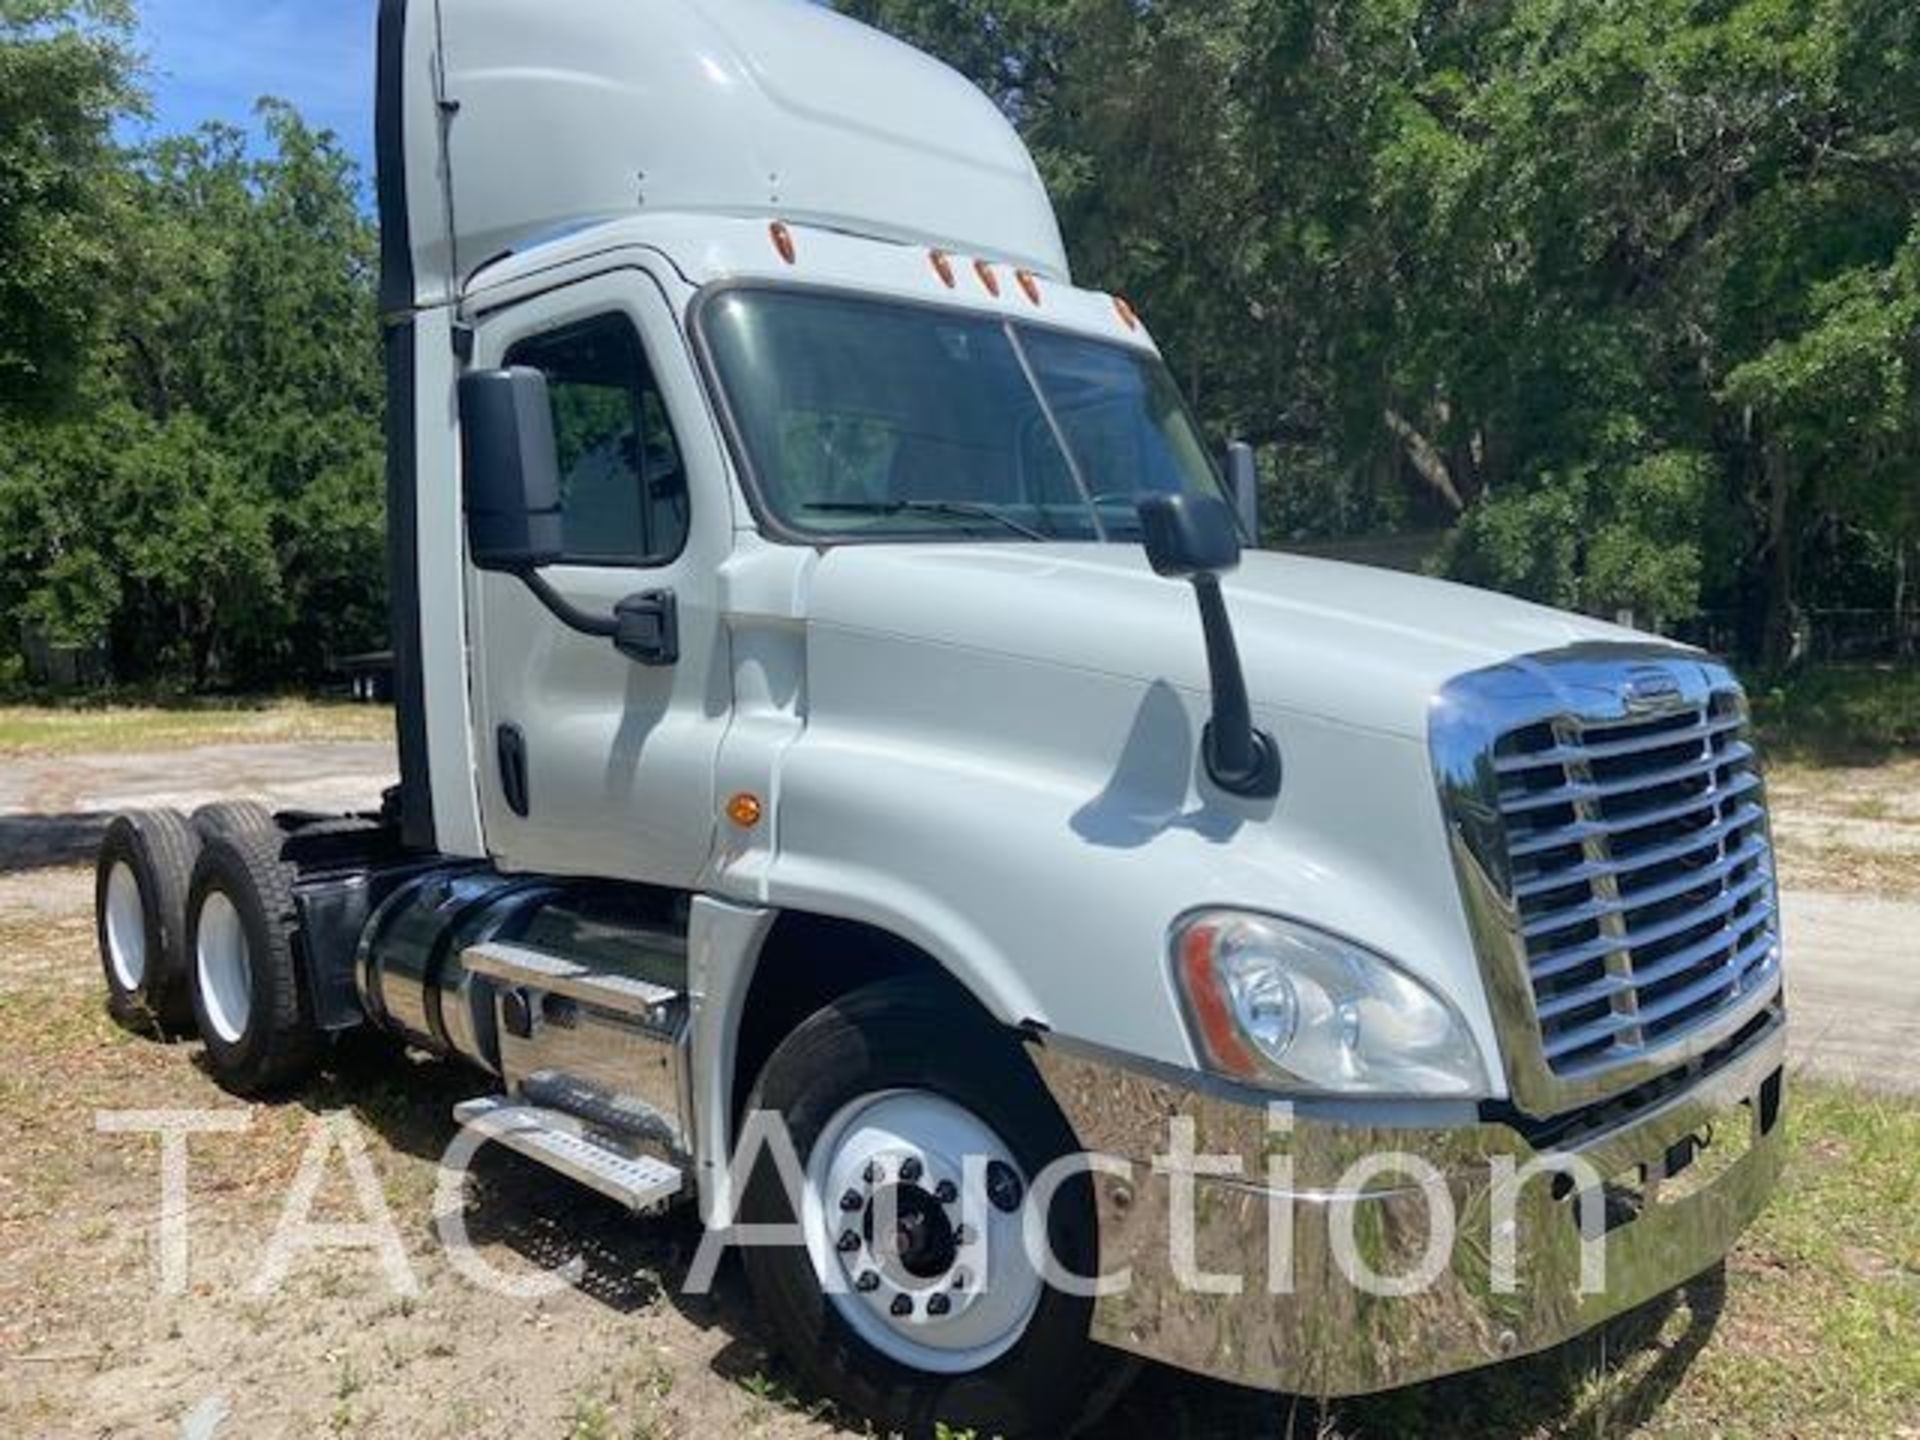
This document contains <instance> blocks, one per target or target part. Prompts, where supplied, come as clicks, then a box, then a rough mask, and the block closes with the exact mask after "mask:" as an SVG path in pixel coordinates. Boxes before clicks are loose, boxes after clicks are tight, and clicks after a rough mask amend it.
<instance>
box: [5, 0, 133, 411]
mask: <svg viewBox="0 0 1920 1440" xmlns="http://www.w3.org/2000/svg"><path fill="white" fill-rule="evenodd" d="M129 23H130V22H129V16H128V13H127V10H126V7H125V5H124V4H123V3H121V0H0V256H4V257H5V261H4V263H0V414H4V413H7V412H9V411H16V412H17V411H21V410H26V409H33V410H44V409H46V408H48V407H50V406H54V405H58V404H59V403H61V402H62V401H64V400H66V399H67V398H68V397H69V396H70V394H71V391H72V387H73V385H74V383H75V380H76V377H77V375H78V372H79V369H80V366H81V363H82V357H83V356H84V354H85V352H86V347H87V343H88V338H89V327H90V322H91V319H92V307H93V300H94V298H95V297H96V296H97V294H98V293H99V290H100V285H101V281H102V279H103V278H104V277H105V275H106V274H107V273H108V265H107V262H108V257H109V249H110V240H109V234H108V227H107V226H106V224H105V223H104V219H105V216H106V214H107V211H108V209H109V206H110V203H111V195H112V190H113V186H114V181H115V178H116V174H117V166H116V156H115V152H114V148H113V144H112V127H113V121H114V118H115V116H117V115H119V114H121V113H123V112H124V111H125V110H126V109H127V108H128V107H129V106H131V105H132V104H133V100H134V95H133V90H132V88H131V75H132V59H131V57H130V55H129V53H128V50H127V47H126V40H127V33H128V29H129Z"/></svg>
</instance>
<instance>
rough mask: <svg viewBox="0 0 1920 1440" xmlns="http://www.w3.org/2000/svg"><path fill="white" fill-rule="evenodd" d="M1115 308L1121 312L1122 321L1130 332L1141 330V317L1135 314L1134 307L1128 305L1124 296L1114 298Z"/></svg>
mask: <svg viewBox="0 0 1920 1440" xmlns="http://www.w3.org/2000/svg"><path fill="white" fill-rule="evenodd" d="M1113 308H1114V309H1115V310H1118V311H1119V312H1120V319H1121V321H1122V322H1123V323H1124V324H1125V325H1126V327H1127V328H1128V329H1129V330H1138V329H1139V328H1140V317H1139V315H1137V314H1136V313H1135V312H1134V308H1133V306H1131V305H1129V304H1128V303H1127V300H1126V297H1125V296H1124V295H1116V296H1114V297H1113Z"/></svg>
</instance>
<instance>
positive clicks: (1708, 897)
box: [1430, 644, 1780, 1116]
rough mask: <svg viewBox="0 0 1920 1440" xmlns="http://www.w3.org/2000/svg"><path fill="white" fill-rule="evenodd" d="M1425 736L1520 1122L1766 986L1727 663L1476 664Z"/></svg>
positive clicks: (1773, 943)
mask: <svg viewBox="0 0 1920 1440" xmlns="http://www.w3.org/2000/svg"><path fill="white" fill-rule="evenodd" d="M1430 741H1431V745H1432V752H1433V762H1434V770H1435V775H1436V778H1437V780H1438V783H1439V786H1440V795H1441V803H1442V806H1443V808H1444V811H1445V814H1446V818H1447V823H1448V830H1449V835H1450V839H1451V843H1452V847H1453V852H1454V863H1455V867H1456V870H1457V872H1458V874H1459V878H1460V884H1461V890H1462V895H1463V898H1464V900H1465V903H1466V908H1467V915H1468V920H1469V924H1470V925H1471V928H1472V931H1473V936H1474V943H1475V947H1476V950H1477V952H1478V955H1479V959H1480V964H1481V969H1482V971H1483V973H1484V975H1485V977H1486V983H1487V991H1488V996H1489V1001H1490V1004H1491V1006H1492V1009H1493V1013H1494V1019H1495V1023H1496V1025H1497V1027H1498V1029H1499V1033H1500V1039H1501V1045H1502V1049H1503V1051H1504V1054H1505V1063H1506V1069H1507V1077H1508V1081H1509V1083H1510V1085H1511V1086H1512V1090H1513V1098H1514V1100H1515V1102H1516V1104H1518V1105H1519V1107H1520V1108H1521V1109H1523V1110H1525V1111H1527V1112H1529V1113H1532V1114H1536V1115H1543V1116H1544V1115H1552V1114H1556V1113H1558V1112H1560V1111H1563V1110H1566V1109H1569V1108H1571V1107H1573V1106H1576V1105H1580V1104H1584V1103H1587V1102H1590V1101H1592V1100H1596V1099H1600V1098H1603V1097H1605V1096H1608V1095H1612V1094H1616V1093H1618V1092H1620V1091H1622V1090H1626V1089H1628V1088H1630V1087H1632V1086H1634V1085H1637V1084H1640V1083H1641V1082H1643V1081H1645V1080H1647V1079H1649V1078H1652V1077H1653V1076H1655V1075H1658V1074H1660V1073H1662V1072H1663V1071H1665V1070H1668V1069H1670V1068H1672V1067H1674V1066H1676V1065H1679V1064H1681V1063H1683V1062H1685V1061H1687V1060H1690V1059H1692V1058H1694V1057H1695V1056H1697V1055H1699V1054H1701V1053H1703V1052H1705V1051H1707V1050H1709V1049H1711V1048H1713V1047H1714V1046H1715V1045H1717V1044H1719V1043H1720V1042H1722V1041H1723V1040H1725V1039H1726V1038H1727V1037H1728V1036H1730V1035H1732V1034H1734V1033H1735V1032H1736V1031H1738V1030H1739V1029H1740V1028H1741V1027H1742V1026H1743V1025H1744V1024H1746V1023H1747V1022H1748V1021H1749V1020H1751V1019H1752V1018H1753V1017H1754V1015H1755V1014H1757V1013H1758V1012H1759V1011H1760V1010H1761V1009H1762V1008H1764V1007H1765V1006H1766V1005H1767V1004H1768V1003H1769V1001H1771V1000H1772V998H1773V997H1774V996H1775V995H1776V994H1777V993H1778V992H1779V989H1780V943H1779V922H1778V918H1777V911H1778V902H1777V898H1776V893H1775V883H1774V872H1773V856H1772V847H1771V844H1770V841H1769V836H1768V829H1767V814H1766V805H1765V790H1764V786H1763V784H1762V781H1761V777H1760V772H1759V768H1758V763H1757V760H1756V757H1755V755H1754V752H1753V747H1752V745H1751V743H1750V741H1749V739H1748V737H1747V710H1746V700H1745V696H1744V695H1743V694H1742V692H1741V689H1740V685H1739V682H1738V681H1737V680H1735V678H1734V676H1733V674H1732V672H1731V671H1729V670H1728V669H1727V668H1726V667H1725V666H1724V665H1722V664H1720V663H1719V662H1717V661H1714V660H1712V659H1710V658H1708V657H1706V656H1701V655H1696V654H1693V653H1691V652H1688V651H1683V650H1679V649H1673V648H1667V647H1662V646H1658V645H1652V644H1649V645H1644V646H1641V645H1585V646H1579V647H1576V648H1573V649H1569V650H1564V651H1558V652H1554V653H1550V654H1542V655H1534V656H1528V657H1524V658H1522V659H1518V660H1514V661H1510V662H1507V663H1505V664H1502V665H1498V666H1495V667H1493V668H1491V669H1487V670H1480V671H1475V672H1473V673H1472V674H1469V675H1464V676H1461V677H1460V678H1459V679H1457V680H1454V681H1452V682H1451V683H1449V684H1448V685H1447V686H1446V687H1445V688H1444V689H1443V690H1442V692H1441V694H1440V695H1439V697H1438V698H1437V700H1436V702H1435V706H1434V711H1433V716H1432V722H1431V729H1430Z"/></svg>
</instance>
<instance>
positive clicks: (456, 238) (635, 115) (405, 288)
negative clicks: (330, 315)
mask: <svg viewBox="0 0 1920 1440" xmlns="http://www.w3.org/2000/svg"><path fill="white" fill-rule="evenodd" d="M380 48H381V55H380V63H381V84H380V109H381V123H380V126H379V131H380V137H379V138H380V169H381V172H382V173H381V209H382V220H383V224H384V225H385V227H386V229H387V231H388V238H387V246H388V248H387V254H386V269H387V272H388V283H387V285H386V286H385V287H384V289H385V294H384V299H385V301H386V304H387V306H388V308H389V309H402V308H415V307H419V306H423V305H437V304H445V303H449V302H451V301H453V300H454V299H455V298H457V297H458V295H459V294H460V293H461V292H462V290H464V288H465V286H466V283H467V281H468V280H469V279H470V278H471V277H472V276H473V275H474V274H475V273H476V272H477V271H478V270H480V269H481V268H482V267H484V266H487V265H489V264H490V263H491V262H494V261H496V260H498V259H499V258H500V257H501V256H503V255H507V254H513V253H519V252H524V251H525V250H527V249H528V248H529V247H530V246H532V245H533V244H534V243H535V242H537V241H539V240H541V239H543V238H550V237H552V236H553V235H555V234H556V233H565V232H571V231H578V230H581V229H583V228H587V227H595V226H599V225H604V224H607V223H609V222H613V221H618V220H621V219H624V218H633V217H662V216H680V217H705V218H708V219H712V220H741V219H752V220H761V221H763V222H764V221H769V220H771V219H775V218H778V219H781V220H784V221H786V222H788V223H790V224H792V225H794V226H796V227H807V228H812V229H816V230H819V231H843V232H847V233H850V234H854V235H860V236H866V237H870V238H875V239H881V240H888V241H894V242H899V243H901V244H905V245H920V246H933V247H943V248H946V249H951V250H954V251H964V252H966V253H967V254H969V255H979V256H984V257H987V258H989V259H991V260H993V261H996V262H998V263H1002V264H1006V265H1009V266H1012V267H1016V268H1019V269H1025V270H1029V271H1031V272H1033V273H1034V274H1035V275H1038V276H1042V277H1045V278H1047V279H1049V280H1052V281H1054V282H1056V283H1065V282H1067V281H1068V279H1069V278H1070V277H1069V269H1068V264H1067V258H1066V253H1065V249H1064V247H1063V245H1062V243H1061V239H1060V231H1059V226H1058V224H1057V223H1056V220H1055V218H1054V214H1053V209H1052V206H1051V204H1050V203H1049V201H1048V199H1047V194H1046V190H1045V187H1044V185H1043V184H1042V183H1041V180H1040V176H1039V173H1038V171H1037V170H1036V169H1035V167H1034V164H1033V160H1032V157H1031V156H1030V155H1029V154H1028V152H1027V150H1026V147H1025V146H1024V145H1023V144H1022V143H1021V140H1020V138H1019V136H1018V135H1017V134H1016V133H1015V131H1014V129H1013V127H1012V126H1011V125H1010V124H1009V123H1008V122H1007V120H1006V118H1005V117H1004V116H1003V115H1002V114H1001V113H1000V111H999V109H998V108H997V107H996V106H995V105H994V104H993V103H992V102H991V101H990V100H988V99H987V97H986V96H985V95H983V94H982V93H981V92H980V91H979V90H977V89H975V88H974V87H973V86H972V85H971V84H969V83H968V82H967V81H966V80H965V79H964V78H962V77H961V76H960V75H958V74H957V73H955V72H954V71H952V70H950V69H948V68H947V67H946V66H944V65H942V64H940V63H939V62H937V61H935V60H933V59H931V58H929V57H928V56H926V55H923V54H921V53H920V52H919V51H917V50H914V49H912V48H910V47H908V46H906V45H903V44H901V43H899V42H898V41H895V40H892V39H890V38H888V37H886V36H884V35H882V34H880V33H879V32H878V31H875V30H872V29H870V28H868V27H867V26H864V25H861V24H859V23H857V22H855V21H852V20H849V19H847V18H845V17H843V16H840V15H837V14H835V13H834V12H832V11H831V10H828V9H826V8H824V7H822V6H817V5H813V4H809V3H806V0H437V3H436V0H383V6H382V16H381V41H380Z"/></svg>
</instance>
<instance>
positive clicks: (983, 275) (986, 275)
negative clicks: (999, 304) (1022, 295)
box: [973, 260, 1000, 300]
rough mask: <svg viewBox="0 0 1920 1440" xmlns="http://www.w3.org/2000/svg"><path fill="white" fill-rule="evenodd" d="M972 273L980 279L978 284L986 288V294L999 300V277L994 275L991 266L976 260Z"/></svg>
mask: <svg viewBox="0 0 1920 1440" xmlns="http://www.w3.org/2000/svg"><path fill="white" fill-rule="evenodd" d="M973 273H974V274H976V275H978V276H979V277H980V283H981V284H982V285H984V286H986V287H987V294H989V295H991V296H993V298H994V299H996V300H998V299H999V298H1000V276H999V275H998V274H996V273H995V271H994V268H993V266H991V265H989V264H988V263H987V262H986V261H984V260H976V261H974V262H973Z"/></svg>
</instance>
